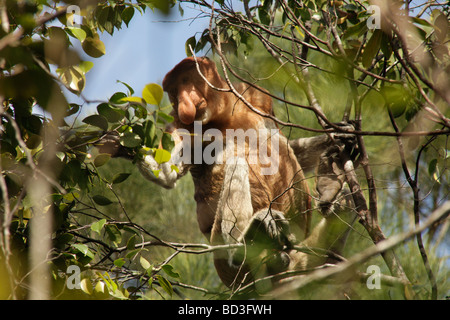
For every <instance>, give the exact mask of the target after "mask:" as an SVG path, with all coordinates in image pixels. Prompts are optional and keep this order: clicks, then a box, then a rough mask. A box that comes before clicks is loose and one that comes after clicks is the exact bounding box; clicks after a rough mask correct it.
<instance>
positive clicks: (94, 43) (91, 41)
mask: <svg viewBox="0 0 450 320" xmlns="http://www.w3.org/2000/svg"><path fill="white" fill-rule="evenodd" d="M82 47H83V50H84V52H86V54H88V55H89V56H91V57H93V58H100V57H101V56H103V55H104V54H105V53H106V48H105V44H104V43H103V41H102V40H100V38H99V37H98V35H96V37H87V38H86V39H84V41H83V43H82Z"/></svg>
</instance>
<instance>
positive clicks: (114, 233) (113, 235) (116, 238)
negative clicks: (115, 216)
mask: <svg viewBox="0 0 450 320" xmlns="http://www.w3.org/2000/svg"><path fill="white" fill-rule="evenodd" d="M106 233H107V235H108V238H109V239H110V240H111V241H112V242H113V243H114V244H115V245H116V246H118V245H119V244H120V243H121V242H122V233H121V232H120V230H119V228H117V226H116V225H114V224H108V225H107V226H106Z"/></svg>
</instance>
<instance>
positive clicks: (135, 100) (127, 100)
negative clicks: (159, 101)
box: [120, 97, 145, 104]
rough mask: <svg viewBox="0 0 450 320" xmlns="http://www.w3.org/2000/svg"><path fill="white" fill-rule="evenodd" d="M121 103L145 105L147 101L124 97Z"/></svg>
mask: <svg viewBox="0 0 450 320" xmlns="http://www.w3.org/2000/svg"><path fill="white" fill-rule="evenodd" d="M120 102H134V103H142V104H143V103H145V100H144V99H142V98H141V97H124V98H122V99H120Z"/></svg>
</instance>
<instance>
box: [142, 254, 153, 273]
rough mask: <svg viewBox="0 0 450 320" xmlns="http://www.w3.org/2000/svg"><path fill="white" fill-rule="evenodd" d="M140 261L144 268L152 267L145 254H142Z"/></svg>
mask: <svg viewBox="0 0 450 320" xmlns="http://www.w3.org/2000/svg"><path fill="white" fill-rule="evenodd" d="M139 263H140V264H141V266H142V268H144V269H145V270H148V269H150V268H151V267H152V265H151V264H150V262H148V261H147V259H145V258H144V257H143V256H141V257H140V258H139Z"/></svg>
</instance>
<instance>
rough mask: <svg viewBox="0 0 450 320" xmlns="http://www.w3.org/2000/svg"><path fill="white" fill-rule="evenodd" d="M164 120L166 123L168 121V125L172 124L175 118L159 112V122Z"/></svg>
mask: <svg viewBox="0 0 450 320" xmlns="http://www.w3.org/2000/svg"><path fill="white" fill-rule="evenodd" d="M161 118H162V119H163V120H164V121H166V122H167V123H172V122H173V120H174V117H173V116H171V115H170V114H167V113H164V112H162V111H158V120H159V119H161Z"/></svg>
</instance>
